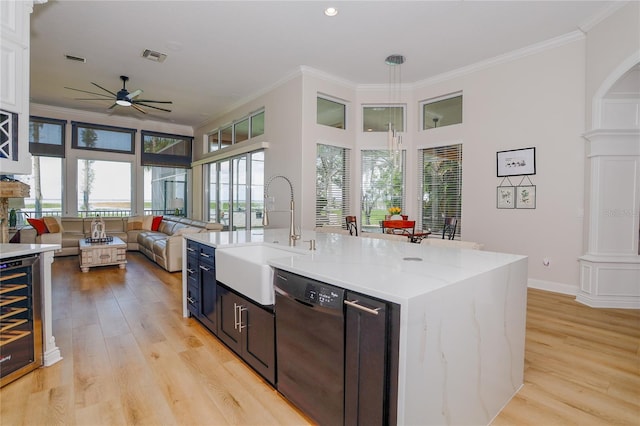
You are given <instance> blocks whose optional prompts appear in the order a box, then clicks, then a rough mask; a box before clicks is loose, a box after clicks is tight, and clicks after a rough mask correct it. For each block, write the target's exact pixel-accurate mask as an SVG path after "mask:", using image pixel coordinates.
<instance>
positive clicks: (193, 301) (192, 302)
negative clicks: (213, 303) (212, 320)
mask: <svg viewBox="0 0 640 426" xmlns="http://www.w3.org/2000/svg"><path fill="white" fill-rule="evenodd" d="M187 300H188V301H189V303H191V304H192V305H195V304H196V301H195V299H194V298H193V297H187Z"/></svg>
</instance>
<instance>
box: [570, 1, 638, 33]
mask: <svg viewBox="0 0 640 426" xmlns="http://www.w3.org/2000/svg"><path fill="white" fill-rule="evenodd" d="M629 3H631V2H630V1H613V2H610V3H609V4H607V5H605V6H604V7H603V8H602V9H601V10H600V11H599V12H598V13H596V14H595V15H593V16H591V17H590V18H589V19H587V20H585V21H583V22H582V24H580V25H579V26H578V28H579V29H580V30H582V31H584V32H585V33H588V32H589V31H591V30H592V29H593V28H594V27H595V26H597V25H598V24H599V23H600V22H602V21H604V20H605V19H607V18H608V17H609V16H611V15H613V14H614V13H616V12H617V11H618V10H620V9H622V8H623V7H624V6H626V5H627V4H629Z"/></svg>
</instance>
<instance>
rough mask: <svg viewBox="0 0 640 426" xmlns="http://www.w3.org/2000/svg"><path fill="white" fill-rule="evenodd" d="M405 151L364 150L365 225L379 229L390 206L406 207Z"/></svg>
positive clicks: (363, 203)
mask: <svg viewBox="0 0 640 426" xmlns="http://www.w3.org/2000/svg"><path fill="white" fill-rule="evenodd" d="M404 162H405V154H404V151H400V152H392V151H387V150H366V151H362V204H361V223H362V229H363V230H368V231H369V232H379V231H380V221H381V220H384V218H385V215H387V214H388V209H389V207H394V206H395V207H400V208H402V210H404V196H405V194H404Z"/></svg>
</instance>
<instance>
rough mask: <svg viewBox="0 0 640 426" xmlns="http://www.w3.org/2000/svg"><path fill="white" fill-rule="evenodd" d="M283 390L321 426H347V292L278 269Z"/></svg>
mask: <svg viewBox="0 0 640 426" xmlns="http://www.w3.org/2000/svg"><path fill="white" fill-rule="evenodd" d="M274 284H275V292H276V305H275V311H276V353H277V367H278V368H277V388H278V391H279V392H280V393H282V394H283V395H284V396H285V397H286V398H287V399H288V400H289V401H291V402H292V403H293V404H295V405H296V406H297V407H298V408H300V409H301V410H302V411H304V412H305V413H306V414H307V415H308V416H309V417H311V418H312V419H313V420H315V421H316V422H318V424H320V425H341V424H343V423H344V307H343V306H344V305H343V302H344V290H343V289H341V288H337V287H334V286H331V285H328V284H325V283H322V282H319V281H315V280H312V279H310V278H306V277H302V276H300V275H296V274H292V273H290V272H287V271H282V270H279V269H276V271H275V274H274Z"/></svg>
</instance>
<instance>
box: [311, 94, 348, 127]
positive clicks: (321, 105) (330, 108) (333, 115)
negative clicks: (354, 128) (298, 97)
mask: <svg viewBox="0 0 640 426" xmlns="http://www.w3.org/2000/svg"><path fill="white" fill-rule="evenodd" d="M316 103H317V108H316V122H317V123H318V124H322V125H323V126H329V127H335V128H336V129H345V128H346V123H345V122H346V111H347V106H346V105H345V104H344V103H342V102H338V101H335V100H332V99H327V98H325V97H321V96H318V98H317V102H316Z"/></svg>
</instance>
